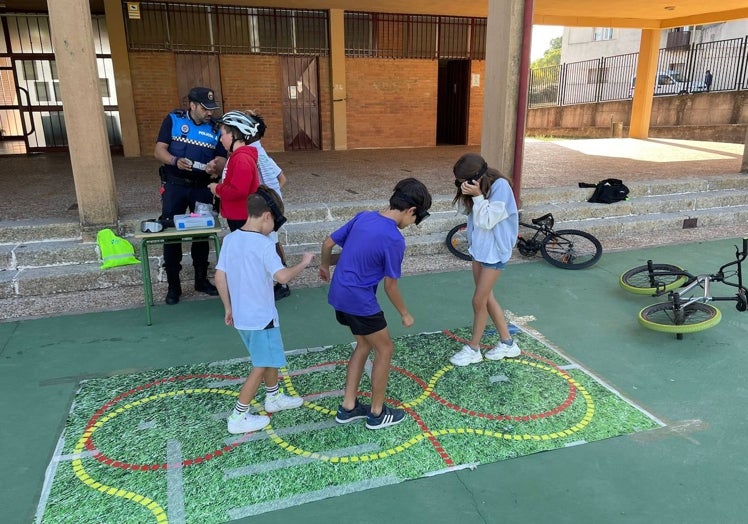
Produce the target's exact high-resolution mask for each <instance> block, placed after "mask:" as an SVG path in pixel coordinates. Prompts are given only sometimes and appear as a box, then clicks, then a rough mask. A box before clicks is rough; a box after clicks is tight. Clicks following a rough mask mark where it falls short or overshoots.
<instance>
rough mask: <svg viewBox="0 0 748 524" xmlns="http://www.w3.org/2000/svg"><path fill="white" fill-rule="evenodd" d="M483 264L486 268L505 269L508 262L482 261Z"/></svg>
mask: <svg viewBox="0 0 748 524" xmlns="http://www.w3.org/2000/svg"><path fill="white" fill-rule="evenodd" d="M480 265H481V266H483V267H484V268H486V269H499V270H501V269H504V268H505V267H506V262H496V263H494V264H489V263H488V262H481V263H480Z"/></svg>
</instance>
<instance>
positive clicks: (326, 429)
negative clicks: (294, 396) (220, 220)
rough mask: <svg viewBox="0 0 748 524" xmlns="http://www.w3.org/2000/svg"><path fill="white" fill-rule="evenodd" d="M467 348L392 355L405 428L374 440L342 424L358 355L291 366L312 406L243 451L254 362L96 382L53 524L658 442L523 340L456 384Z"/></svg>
mask: <svg viewBox="0 0 748 524" xmlns="http://www.w3.org/2000/svg"><path fill="white" fill-rule="evenodd" d="M468 335H469V333H468V330H466V329H459V330H455V331H446V332H443V333H428V334H423V333H422V334H418V335H413V336H407V337H402V338H399V339H397V340H396V341H395V345H396V350H395V357H394V359H393V362H392V367H393V369H392V373H391V376H390V385H389V388H388V396H389V397H390V399H391V403H392V404H395V405H400V406H401V407H404V408H405V409H406V410H407V412H408V417H407V420H406V421H405V422H403V423H401V424H400V425H398V426H394V427H392V428H387V429H385V430H380V431H376V432H374V431H369V430H367V429H366V428H365V427H364V424H363V422H362V423H352V424H348V425H337V424H335V422H334V421H333V417H334V414H335V410H336V409H337V406H338V403H339V402H340V397H341V391H340V390H341V388H342V386H343V384H344V379H345V363H346V360H347V358H348V356H349V355H350V352H351V346H350V345H349V344H340V345H335V346H330V347H327V348H317V349H316V350H307V351H304V352H301V354H298V355H293V356H290V357H289V359H288V360H289V366H288V369H287V373H288V374H287V375H286V377H287V378H286V380H285V383H286V387H287V389H288V390H291V391H296V392H297V393H298V394H300V395H302V396H304V397H305V398H306V402H305V404H304V406H303V407H302V408H300V409H296V410H290V411H283V412H280V413H277V414H275V415H273V416H272V423H271V425H270V426H269V427H268V428H266V429H265V430H263V431H261V432H258V433H256V434H249V435H243V436H232V435H230V434H229V433H227V431H226V421H225V417H226V416H227V415H228V413H229V412H230V410H231V409H232V408H233V405H234V402H235V399H236V396H237V395H238V391H239V388H240V386H241V383H242V381H243V378H244V376H246V374H247V372H248V369H249V364H248V363H247V362H231V363H222V364H216V365H210V364H198V365H191V366H184V367H179V368H170V369H161V370H155V371H151V372H147V373H138V374H133V375H123V376H115V377H108V378H102V379H94V380H89V381H85V382H83V383H81V387H80V390H79V392H78V394H77V396H76V398H75V402H74V404H73V406H72V408H71V411H70V416H69V419H68V421H67V424H66V428H65V430H64V433H63V439H64V441H63V444H62V446H61V450H60V455H61V456H59V457H56V462H54V463H56V464H57V467H56V469H55V470H54V471H52V470H50V471H52V474H51V475H50V478H48V479H47V480H48V482H52V484H51V490H50V492H49V496H48V497H47V498H46V500H43V502H46V506H45V508H44V514H43V522H49V523H68V522H69V523H80V522H102V521H111V522H118V523H125V522H132V523H144V522H167V521H168V520H170V519H172V520H174V519H177V518H179V519H182V520H184V521H185V522H190V523H201V524H208V523H218V522H225V521H228V520H232V519H234V518H239V517H241V516H246V515H252V514H257V513H262V512H266V511H271V510H273V509H275V508H277V507H281V506H282V505H283V504H288V503H289V502H288V501H289V499H290V500H291V501H292V502H291V503H301V502H303V501H306V500H314V499H319V498H325V497H330V496H336V495H339V494H342V493H346V492H349V491H351V490H358V489H365V488H366V487H370V486H375V485H384V484H391V483H396V482H400V481H403V480H407V479H412V478H417V477H420V476H423V475H425V474H428V473H432V472H439V471H445V470H449V469H450V468H453V467H459V466H462V465H474V464H482V463H489V462H496V461H499V460H503V459H507V458H512V457H518V456H522V455H527V454H530V453H536V452H538V451H545V450H551V449H556V448H560V447H563V446H566V445H569V444H577V443H580V442H590V441H595V440H600V439H605V438H610V437H614V436H617V435H621V434H628V433H633V432H636V431H643V430H647V429H652V428H655V427H659V425H658V423H657V422H656V421H653V420H652V419H650V418H649V417H648V416H647V415H646V414H644V413H643V412H641V411H640V410H638V409H636V408H635V407H634V406H633V405H631V404H630V403H628V402H627V401H625V400H623V399H622V398H620V397H619V396H617V395H615V394H614V393H612V392H611V391H610V390H608V389H607V388H606V387H604V386H603V385H602V384H600V383H599V382H598V381H596V380H595V379H594V378H593V377H591V376H590V375H588V374H587V373H586V372H585V371H584V370H582V369H579V368H578V367H576V366H574V365H571V363H570V362H568V361H567V360H566V359H565V358H563V357H562V356H561V355H559V354H558V353H556V352H555V351H553V350H551V349H550V348H548V347H547V346H545V345H544V344H543V343H541V342H540V341H539V340H537V339H535V338H533V337H531V336H530V335H528V334H527V333H524V332H521V333H518V334H517V335H516V339H517V341H518V343H519V344H520V347H521V348H522V350H523V354H522V355H521V356H520V357H518V358H516V359H507V360H503V361H499V362H492V361H485V362H483V363H480V364H477V365H472V366H468V367H466V368H455V367H453V366H451V365H450V364H449V356H450V355H452V354H453V353H454V352H455V351H457V350H459V349H460V347H461V344H462V342H460V338H461V337H466V336H468ZM491 336H493V337H494V338H495V334H494V335H487V336H486V337H485V339H484V341H485V342H487V343H490V342H492V340H491ZM367 380H368V379H366V377H365V378H364V383H363V384H362V390H363V393H364V394H365V393H367V392H368V391H369V389H368V388H369V384H368V382H367ZM256 400H257V401H258V402H260V403H261V402H262V393H261V394H260V395H258V398H257V399H256ZM260 405H261V404H258V406H260ZM294 497H297V498H294ZM294 501H296V502H294Z"/></svg>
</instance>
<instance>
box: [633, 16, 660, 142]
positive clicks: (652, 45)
mask: <svg viewBox="0 0 748 524" xmlns="http://www.w3.org/2000/svg"><path fill="white" fill-rule="evenodd" d="M659 49H660V30H659V29H643V30H642V37H641V42H640V44H639V63H638V64H637V66H636V85H635V86H634V99H633V100H632V103H631V126H630V128H629V137H631V138H648V137H649V121H650V119H651V118H652V97H653V96H654V88H655V81H656V77H657V55H658V52H659Z"/></svg>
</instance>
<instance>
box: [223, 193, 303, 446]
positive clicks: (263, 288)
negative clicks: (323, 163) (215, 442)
mask: <svg viewBox="0 0 748 524" xmlns="http://www.w3.org/2000/svg"><path fill="white" fill-rule="evenodd" d="M247 211H248V214H249V218H248V219H247V222H246V223H245V224H244V226H242V227H241V228H240V229H237V230H236V231H233V232H232V233H229V234H228V235H226V237H225V238H224V239H223V247H222V248H221V254H220V256H219V257H218V264H216V277H215V278H216V287H217V288H218V293H219V295H220V296H221V301H222V302H223V308H224V312H225V313H224V321H225V323H226V325H227V326H233V327H235V328H236V329H237V331H238V332H239V335H240V336H241V339H242V341H243V342H244V345H245V346H246V347H247V349H248V350H249V355H250V357H251V360H252V368H251V370H250V372H249V375H248V376H247V379H246V380H245V381H244V384H243V385H242V388H241V391H240V392H239V398H238V400H237V402H236V406H235V407H234V411H233V412H232V413H231V415H230V416H229V418H228V430H229V433H233V434H239V433H247V432H250V431H257V430H260V429H262V428H264V427H265V426H267V425H268V424H269V423H270V418H269V417H267V416H265V415H253V414H251V413H249V404H250V402H251V401H252V399H253V398H254V396H255V394H256V393H257V389H258V388H259V386H260V383H261V382H264V383H265V406H264V407H265V411H266V412H267V413H274V412H276V411H280V410H283V409H292V408H298V407H299V406H301V405H302V404H303V403H304V400H303V399H302V398H301V397H295V396H288V395H286V394H285V393H283V392H282V391H281V389H280V387H279V384H278V368H281V367H284V366H285V365H286V355H285V353H284V349H283V340H282V339H281V334H280V327H279V321H278V310H277V309H276V307H275V296H274V293H273V281H276V282H280V283H282V284H285V283H286V282H288V281H289V280H291V279H293V278H295V277H296V276H297V275H298V274H299V273H301V271H302V270H303V269H304V268H305V267H307V266H308V265H309V263H310V262H311V261H312V260H313V258H314V255H313V254H312V253H304V254H303V255H302V257H301V262H299V263H298V264H296V265H295V266H293V267H285V266H284V265H283V263H282V262H281V259H280V257H279V256H278V253H277V252H276V250H275V246H274V243H273V241H272V240H271V239H270V238H269V234H270V233H271V232H273V231H277V230H278V228H280V226H281V225H283V223H284V222H285V221H286V218H285V217H284V216H283V202H282V201H281V199H280V197H279V196H278V194H277V193H275V191H273V190H272V189H270V188H269V187H267V186H264V185H262V186H260V187H259V188H258V190H257V192H256V193H254V194H252V195H250V196H249V197H248V199H247Z"/></svg>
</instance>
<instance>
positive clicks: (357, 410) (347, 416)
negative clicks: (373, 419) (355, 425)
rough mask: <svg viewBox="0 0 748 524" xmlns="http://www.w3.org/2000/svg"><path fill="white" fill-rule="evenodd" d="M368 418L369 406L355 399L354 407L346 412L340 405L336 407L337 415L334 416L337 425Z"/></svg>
mask: <svg viewBox="0 0 748 524" xmlns="http://www.w3.org/2000/svg"><path fill="white" fill-rule="evenodd" d="M368 416H369V404H362V403H361V402H359V401H358V399H356V405H355V406H353V409H352V410H350V411H348V410H347V409H345V408H344V407H343V405H342V404H341V405H340V406H338V413H337V414H336V415H335V422H337V423H338V424H348V423H349V422H353V421H356V420H361V419H363V418H367V417H368Z"/></svg>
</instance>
